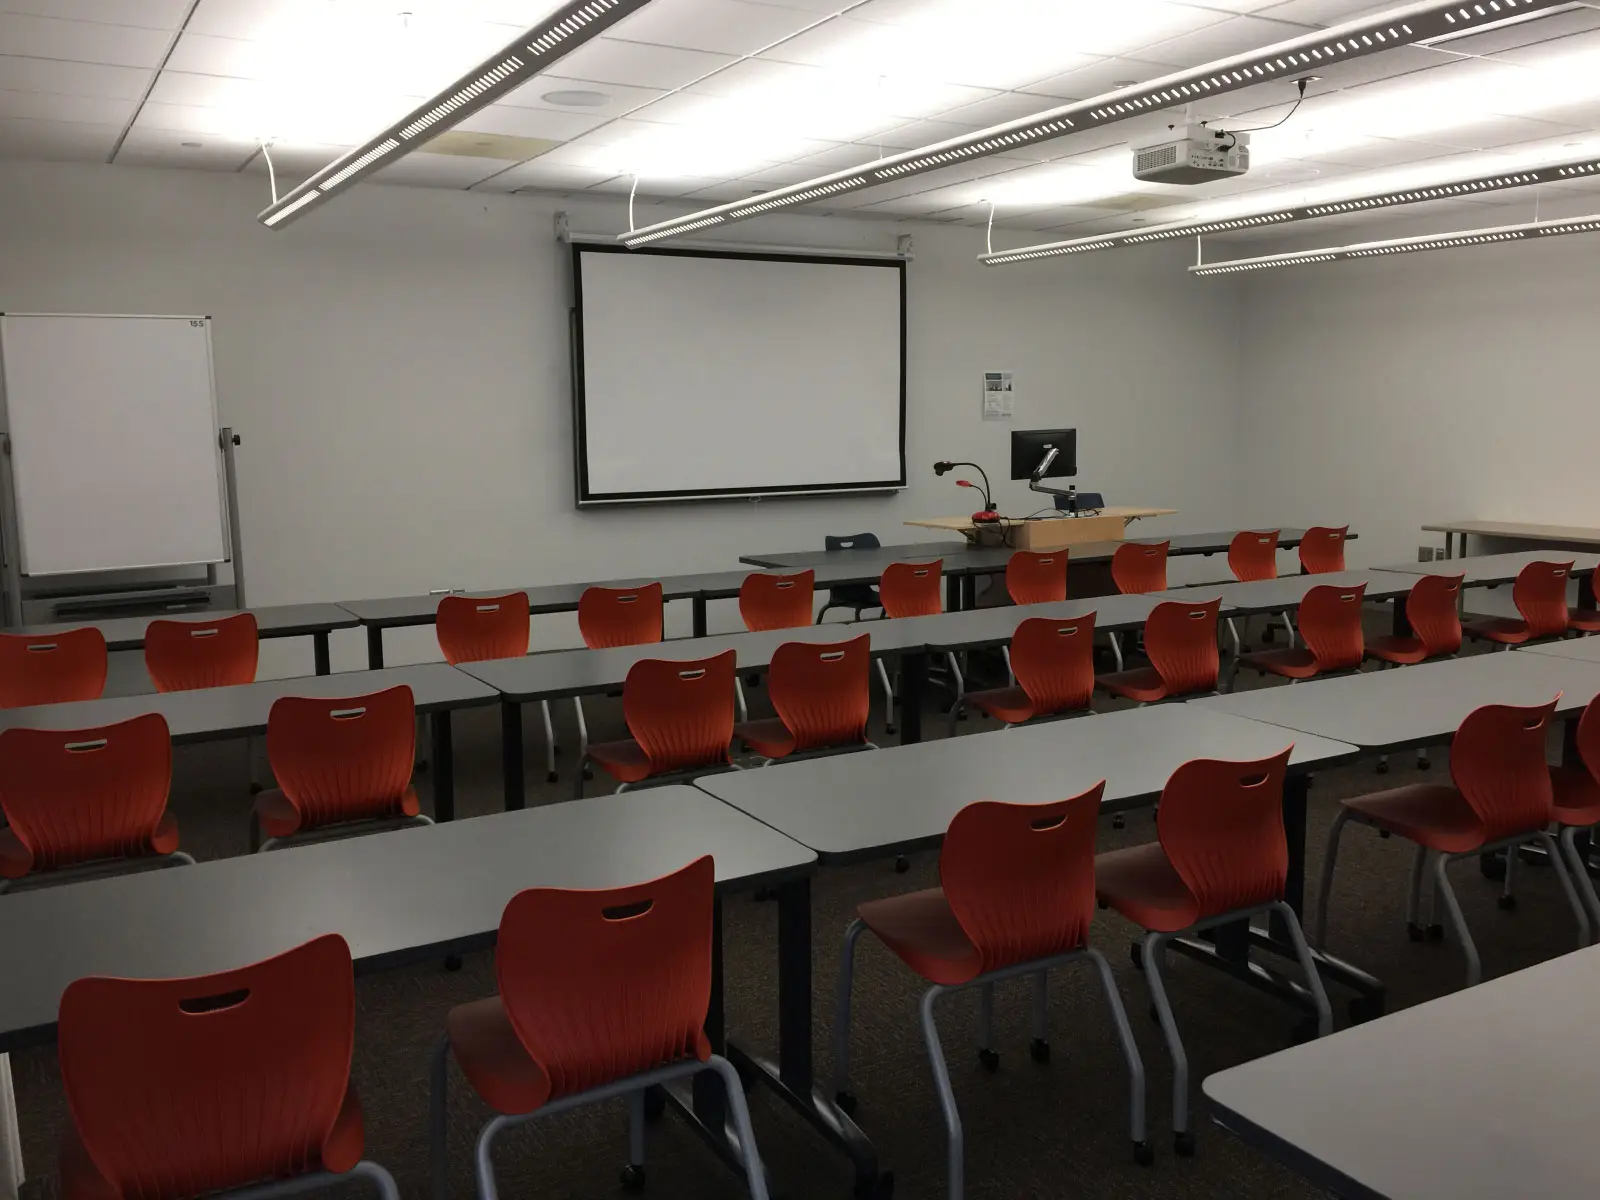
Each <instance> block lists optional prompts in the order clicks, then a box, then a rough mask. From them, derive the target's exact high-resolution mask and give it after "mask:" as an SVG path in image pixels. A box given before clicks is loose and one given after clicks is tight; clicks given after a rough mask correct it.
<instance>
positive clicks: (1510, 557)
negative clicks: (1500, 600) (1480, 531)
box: [1373, 549, 1600, 587]
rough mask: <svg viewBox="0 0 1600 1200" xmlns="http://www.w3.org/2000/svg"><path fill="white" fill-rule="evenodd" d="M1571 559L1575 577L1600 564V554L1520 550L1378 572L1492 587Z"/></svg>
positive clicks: (1395, 566)
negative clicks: (1453, 578)
mask: <svg viewBox="0 0 1600 1200" xmlns="http://www.w3.org/2000/svg"><path fill="white" fill-rule="evenodd" d="M1568 559H1571V560H1572V573H1573V574H1574V575H1587V574H1589V573H1590V572H1592V571H1593V570H1594V569H1595V567H1596V566H1597V565H1600V554H1581V553H1578V552H1576V551H1572V550H1554V549H1552V550H1517V551H1513V552H1511V553H1508V554H1476V555H1468V556H1467V557H1466V558H1445V559H1435V560H1434V561H1433V562H1427V563H1424V562H1414V563H1391V564H1389V565H1387V566H1382V567H1374V568H1373V570H1375V571H1394V572H1399V573H1401V574H1404V575H1462V576H1465V579H1464V583H1465V584H1466V586H1467V587H1492V586H1494V585H1495V584H1497V583H1510V582H1512V581H1513V580H1514V579H1516V577H1517V573H1518V572H1519V571H1521V570H1522V568H1523V567H1525V566H1527V565H1528V564H1529V563H1532V562H1566V561H1567V560H1568Z"/></svg>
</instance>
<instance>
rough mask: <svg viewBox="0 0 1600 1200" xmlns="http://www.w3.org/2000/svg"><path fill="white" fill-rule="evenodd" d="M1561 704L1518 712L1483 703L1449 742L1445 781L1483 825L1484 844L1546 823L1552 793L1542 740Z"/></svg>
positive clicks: (1505, 707) (1527, 708) (1543, 740)
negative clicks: (1462, 798)
mask: <svg viewBox="0 0 1600 1200" xmlns="http://www.w3.org/2000/svg"><path fill="white" fill-rule="evenodd" d="M1560 699H1561V697H1560V696H1557V697H1556V698H1555V699H1554V700H1551V701H1550V702H1549V703H1548V704H1536V705H1530V706H1528V707H1525V708H1524V707H1518V706H1515V705H1510V704H1486V705H1484V706H1483V707H1482V708H1480V709H1478V710H1476V711H1475V712H1473V713H1471V714H1469V715H1468V717H1467V719H1466V720H1465V721H1463V722H1461V728H1459V729H1457V730H1456V735H1455V737H1454V738H1453V739H1452V740H1451V742H1450V778H1451V780H1452V781H1453V782H1454V783H1455V785H1456V787H1457V788H1459V789H1460V791H1461V794H1462V795H1463V796H1465V797H1466V798H1467V803H1468V804H1470V805H1471V806H1472V811H1473V812H1475V813H1477V814H1478V820H1479V821H1481V822H1482V823H1483V828H1484V837H1485V840H1486V841H1491V842H1492V841H1496V840H1498V839H1499V838H1504V837H1510V836H1512V835H1513V834H1517V833H1529V832H1531V831H1533V830H1535V829H1542V828H1543V827H1544V826H1546V825H1548V824H1549V823H1550V809H1551V805H1552V804H1553V803H1554V793H1553V790H1552V787H1551V783H1550V769H1549V767H1548V766H1547V765H1546V764H1545V757H1544V754H1545V739H1546V735H1547V734H1548V733H1549V731H1550V719H1551V717H1552V716H1553V715H1554V713H1555V710H1556V704H1557V702H1558V701H1559V700H1560Z"/></svg>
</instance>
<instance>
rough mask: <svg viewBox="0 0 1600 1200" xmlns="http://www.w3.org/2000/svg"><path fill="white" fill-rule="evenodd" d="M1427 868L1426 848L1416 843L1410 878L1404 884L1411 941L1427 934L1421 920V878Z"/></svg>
mask: <svg viewBox="0 0 1600 1200" xmlns="http://www.w3.org/2000/svg"><path fill="white" fill-rule="evenodd" d="M1427 869H1428V848H1427V847H1426V846H1424V845H1422V843H1420V842H1419V843H1417V848H1416V850H1415V851H1414V852H1413V853H1412V855H1411V879H1410V881H1409V883H1408V884H1407V886H1406V932H1407V933H1408V934H1409V935H1410V936H1411V939H1412V940H1413V941H1421V940H1422V939H1423V938H1424V937H1426V936H1427V930H1426V928H1425V926H1424V924H1423V921H1422V879H1423V876H1424V875H1425V874H1426V873H1427Z"/></svg>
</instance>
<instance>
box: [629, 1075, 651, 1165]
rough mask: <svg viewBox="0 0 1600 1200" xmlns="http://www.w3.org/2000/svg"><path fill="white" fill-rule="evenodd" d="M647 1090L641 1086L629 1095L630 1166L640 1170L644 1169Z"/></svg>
mask: <svg viewBox="0 0 1600 1200" xmlns="http://www.w3.org/2000/svg"><path fill="white" fill-rule="evenodd" d="M647 1090H648V1089H646V1088H640V1089H639V1090H638V1091H636V1092H630V1093H629V1095H628V1166H629V1168H630V1169H632V1170H634V1171H639V1172H642V1171H643V1170H644V1134H645V1119H644V1098H645V1092H646V1091H647Z"/></svg>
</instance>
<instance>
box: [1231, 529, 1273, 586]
mask: <svg viewBox="0 0 1600 1200" xmlns="http://www.w3.org/2000/svg"><path fill="white" fill-rule="evenodd" d="M1228 569H1229V570H1230V571H1232V572H1233V577H1234V578H1235V579H1237V580H1238V581H1239V582H1240V583H1254V582H1255V581H1256V580H1258V579H1276V578H1277V577H1278V531H1277V530H1276V529H1272V530H1268V531H1267V532H1265V533H1263V532H1260V531H1258V530H1249V529H1247V530H1245V531H1244V532H1242V533H1236V534H1234V535H1233V541H1232V542H1231V543H1230V544H1229V546H1228Z"/></svg>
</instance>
